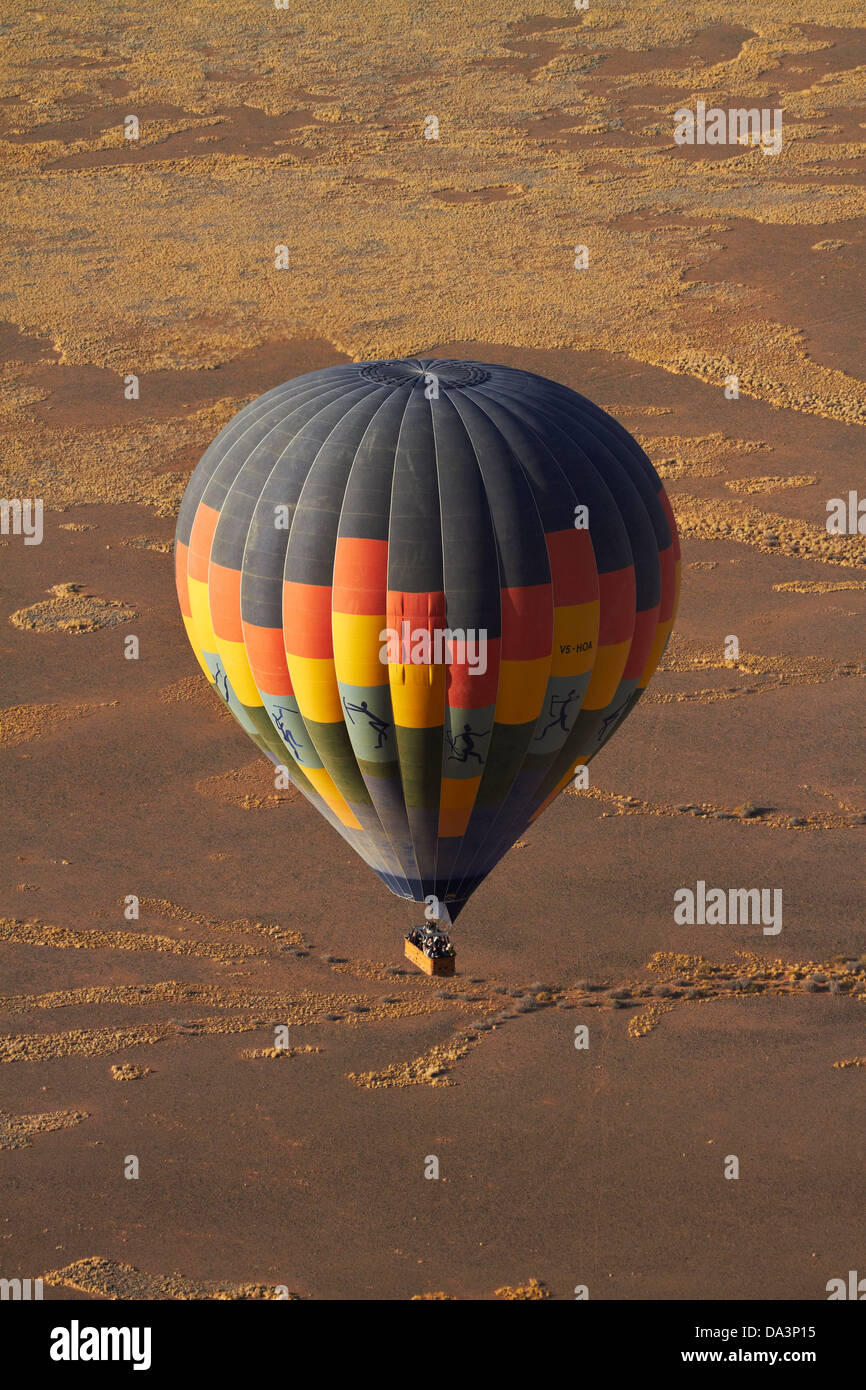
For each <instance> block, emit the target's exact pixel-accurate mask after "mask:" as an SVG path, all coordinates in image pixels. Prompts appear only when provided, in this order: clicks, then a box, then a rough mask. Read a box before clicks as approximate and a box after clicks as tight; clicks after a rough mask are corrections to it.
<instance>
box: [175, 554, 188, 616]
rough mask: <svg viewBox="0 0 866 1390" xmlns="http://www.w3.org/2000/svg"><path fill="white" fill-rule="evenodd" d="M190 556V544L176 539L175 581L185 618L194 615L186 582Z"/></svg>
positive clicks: (178, 599)
mask: <svg viewBox="0 0 866 1390" xmlns="http://www.w3.org/2000/svg"><path fill="white" fill-rule="evenodd" d="M188 556H189V546H187V545H184V543H183V541H178V540H176V541H175V543H174V583H175V588H176V589H177V601H178V603H179V604H180V611H181V613H182V614H183V616H184V617H185V618H191V617H192V610H191V609H190V606H189V585H188V584H187V582H186V567H187V562H188Z"/></svg>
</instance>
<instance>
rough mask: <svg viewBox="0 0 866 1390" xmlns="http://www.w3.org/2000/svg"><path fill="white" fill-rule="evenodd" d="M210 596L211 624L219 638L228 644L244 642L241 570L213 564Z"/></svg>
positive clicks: (210, 575) (210, 576)
mask: <svg viewBox="0 0 866 1390" xmlns="http://www.w3.org/2000/svg"><path fill="white" fill-rule="evenodd" d="M208 594H209V596H210V616H211V622H212V623H213V630H214V632H215V633H216V635H217V637H222V638H224V640H225V641H226V642H242V641H243V640H244V633H243V627H242V625H241V572H240V570H233V569H228V568H227V567H226V566H225V565H215V564H213V563H212V564H211V566H210V569H209V570H208Z"/></svg>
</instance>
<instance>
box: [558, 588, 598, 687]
mask: <svg viewBox="0 0 866 1390" xmlns="http://www.w3.org/2000/svg"><path fill="white" fill-rule="evenodd" d="M587 642H588V643H590V645H589V647H588V648H587V650H586V651H580V650H579V648H580V647H582V646H585V644H586V643H587ZM597 644H598V603H575V604H571V605H570V606H568V607H563V608H555V609H554V610H553V659H552V662H551V667H550V674H551V676H579V675H581V674H582V673H583V672H584V671H591V670H592V668H593V666H594V665H595V655H596V646H597ZM564 648H566V649H567V650H563V649H564Z"/></svg>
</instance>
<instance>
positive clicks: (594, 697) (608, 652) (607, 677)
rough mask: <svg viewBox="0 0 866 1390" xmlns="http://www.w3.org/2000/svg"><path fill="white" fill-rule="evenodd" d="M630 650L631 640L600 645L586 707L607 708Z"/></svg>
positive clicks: (587, 693) (585, 703) (615, 690)
mask: <svg viewBox="0 0 866 1390" xmlns="http://www.w3.org/2000/svg"><path fill="white" fill-rule="evenodd" d="M630 651H631V641H630V640H629V641H628V642H614V643H612V644H611V645H610V646H609V647H599V649H598V652H597V654H596V659H595V666H594V667H593V671H592V679H591V680H590V682H589V687H588V689H587V692H586V699H585V700H584V702H583V708H584V709H605V708H606V707H607V706H608V705H609V704H610V702H611V700H612V699H613V697H614V695H615V694H616V692H617V687H618V685H619V683H620V681H621V680H622V673H623V671H624V670H625V664H626V662H627V661H628V654H629V652H630Z"/></svg>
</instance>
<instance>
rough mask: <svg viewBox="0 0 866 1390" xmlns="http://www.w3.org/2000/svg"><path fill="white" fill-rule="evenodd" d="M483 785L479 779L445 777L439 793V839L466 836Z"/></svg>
mask: <svg viewBox="0 0 866 1390" xmlns="http://www.w3.org/2000/svg"><path fill="white" fill-rule="evenodd" d="M480 785H481V778H480V776H479V777H443V778H442V783H441V787H440V792H439V838H440V839H443V838H447V837H453V836H456V835H465V833H466V827H467V825H468V824H469V817H470V816H471V815H472V807H473V806H474V805H475V798H476V796H477V795H478V788H479V786H480Z"/></svg>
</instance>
